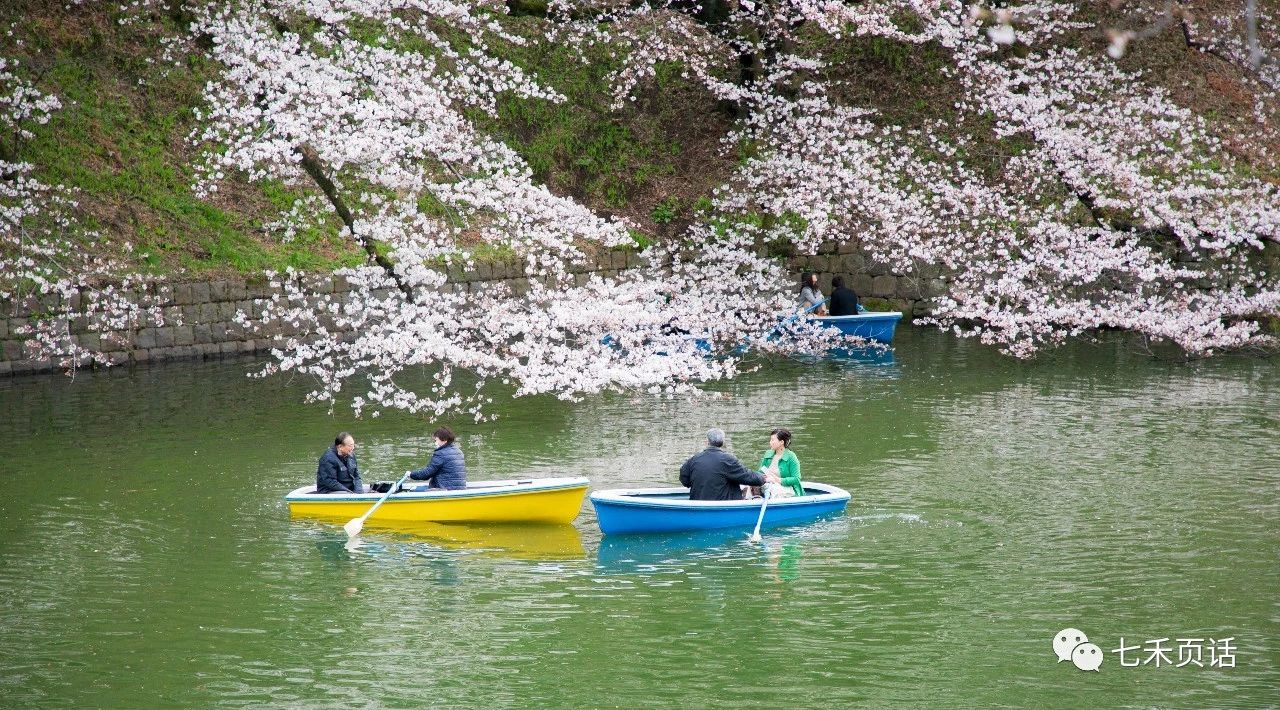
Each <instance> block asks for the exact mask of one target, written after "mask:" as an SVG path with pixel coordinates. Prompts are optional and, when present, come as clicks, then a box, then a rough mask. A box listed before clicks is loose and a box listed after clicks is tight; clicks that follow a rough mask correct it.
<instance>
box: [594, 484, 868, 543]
mask: <svg viewBox="0 0 1280 710" xmlns="http://www.w3.org/2000/svg"><path fill="white" fill-rule="evenodd" d="M804 490H805V495H803V496H798V497H795V498H771V499H770V500H769V507H768V508H767V509H766V510H765V514H764V522H762V523H761V524H760V527H762V528H765V527H773V526H777V525H793V524H796V523H801V522H808V521H810V520H813V519H815V518H818V517H820V516H822V515H824V514H829V513H839V512H842V511H844V509H845V507H846V506H848V505H849V498H850V496H849V492H848V491H846V490H844V489H842V488H836V487H835V486H829V485H827V484H825V483H810V482H808V481H805V483H804ZM760 502H761V501H760V499H756V500H689V489H688V488H616V489H611V490H606V491H596V492H594V493H592V494H591V505H592V506H593V507H595V509H596V520H597V521H598V522H599V523H600V530H601V531H602V532H604V534H606V535H618V534H624V533H653V532H676V531H681V530H713V529H717V528H742V529H743V530H744V531H746V532H751V530H752V529H754V528H755V525H756V518H758V517H759V515H760Z"/></svg>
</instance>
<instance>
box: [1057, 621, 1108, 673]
mask: <svg viewBox="0 0 1280 710" xmlns="http://www.w3.org/2000/svg"><path fill="white" fill-rule="evenodd" d="M1053 653H1054V654H1055V655H1056V656H1057V657H1058V662H1059V663H1061V662H1063V661H1071V662H1072V663H1073V664H1075V667H1076V668H1079V669H1080V670H1082V671H1096V670H1098V668H1099V667H1101V666H1102V649H1100V648H1098V646H1097V644H1092V643H1089V637H1088V636H1086V635H1085V633H1084V632H1083V631H1081V630H1080V629H1063V630H1061V631H1059V632H1058V634H1057V635H1056V636H1054V637H1053Z"/></svg>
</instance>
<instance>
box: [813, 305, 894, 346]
mask: <svg viewBox="0 0 1280 710" xmlns="http://www.w3.org/2000/svg"><path fill="white" fill-rule="evenodd" d="M811 318H812V319H813V321H814V322H815V323H822V324H823V325H825V326H827V327H828V328H836V329H838V330H839V331H840V332H841V333H844V334H845V335H856V336H859V337H862V338H866V339H867V340H874V341H876V342H878V343H892V342H893V330H894V328H896V327H897V326H898V321H899V320H902V314H901V313H899V312H898V311H885V312H877V311H864V312H862V313H859V314H858V315H856V316H811Z"/></svg>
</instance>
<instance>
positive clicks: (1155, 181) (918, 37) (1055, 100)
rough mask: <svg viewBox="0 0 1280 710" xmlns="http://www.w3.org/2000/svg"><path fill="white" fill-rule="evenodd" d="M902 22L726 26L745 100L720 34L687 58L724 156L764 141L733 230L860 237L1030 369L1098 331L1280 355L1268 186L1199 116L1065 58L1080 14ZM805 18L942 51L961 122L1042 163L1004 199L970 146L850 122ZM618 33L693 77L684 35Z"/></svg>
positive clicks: (1014, 182) (865, 117)
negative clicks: (813, 51)
mask: <svg viewBox="0 0 1280 710" xmlns="http://www.w3.org/2000/svg"><path fill="white" fill-rule="evenodd" d="M895 5H896V7H893V8H892V9H893V10H896V12H886V11H885V6H884V5H881V4H878V3H867V4H861V3H859V4H853V5H847V6H846V5H844V4H842V3H824V4H821V5H819V6H817V9H813V8H812V7H810V6H804V5H798V6H797V5H793V4H792V3H789V2H778V3H766V4H763V5H748V6H747V9H746V10H745V11H744V12H742V13H739V14H738V15H736V16H732V17H731V19H730V20H729V21H727V22H726V23H724V25H725V26H729V27H733V28H735V29H734V31H735V32H739V33H740V34H741V35H743V36H744V37H745V39H741V40H740V41H739V43H738V44H734V41H732V40H730V41H727V42H723V43H722V46H723V48H724V51H727V52H734V51H736V52H742V51H744V50H743V49H742V48H743V47H746V50H745V51H747V52H749V53H751V56H752V59H753V60H754V61H756V62H757V63H758V64H759V66H758V69H757V71H756V72H755V73H754V77H753V79H754V80H753V81H750V82H738V83H736V84H733V86H732V89H731V90H725V89H724V88H723V87H724V85H725V84H726V82H725V81H724V79H723V76H724V75H723V70H722V69H719V70H718V69H717V67H718V66H719V67H723V66H724V64H725V61H724V60H725V57H724V56H723V55H721V56H720V57H719V62H720V63H719V65H717V64H716V57H715V54H714V53H712V52H709V51H708V49H707V48H708V47H709V46H710V45H709V44H708V42H709V39H708V37H714V36H716V33H715V30H714V29H712V30H708V32H707V37H703V38H701V42H700V43H699V44H695V45H694V46H693V48H692V49H693V51H690V52H688V53H687V54H686V55H685V56H687V57H689V61H690V64H691V65H692V67H693V74H694V75H695V76H699V77H701V76H704V75H707V76H711V77H712V80H711V81H708V82H707V86H708V88H709V89H710V90H711V91H712V92H713V93H715V94H716V95H717V96H718V97H719V98H722V99H727V100H732V101H739V102H742V103H744V104H746V105H748V106H749V107H750V110H751V113H750V114H749V116H748V117H747V118H746V119H745V120H743V121H742V123H741V126H740V128H739V130H737V131H735V132H734V133H733V134H732V135H730V136H729V137H728V138H727V139H726V144H727V145H736V144H740V143H741V142H742V141H744V140H749V141H751V142H752V143H753V144H754V145H756V146H758V156H757V157H756V158H753V159H752V160H749V161H748V162H747V163H746V165H744V166H743V168H742V170H740V171H739V173H738V174H737V175H735V176H734V179H733V180H732V181H731V182H730V183H729V184H728V185H726V186H724V187H723V188H722V189H720V190H719V191H718V193H717V207H718V208H719V209H720V210H721V211H722V213H723V214H724V215H729V216H734V215H736V216H737V217H738V218H746V217H748V216H750V215H752V214H759V213H765V214H768V215H771V216H773V217H774V218H775V221H774V223H773V224H774V226H773V227H772V228H771V229H770V231H769V233H768V234H767V235H766V236H767V238H768V239H771V240H779V239H782V240H789V241H791V242H793V243H794V244H795V246H796V248H797V249H798V251H800V252H801V253H812V251H813V250H815V249H816V248H817V245H818V244H820V243H821V242H822V241H825V240H830V239H837V240H850V239H857V240H858V241H860V242H861V243H862V245H863V246H864V247H865V248H866V249H867V250H868V251H869V252H870V253H871V254H872V255H873V256H874V257H875V258H877V259H879V260H882V261H884V262H886V263H889V264H891V265H893V266H894V267H895V268H897V269H900V270H902V271H903V272H907V273H910V272H912V271H916V270H918V269H921V268H922V267H924V268H940V269H941V270H942V272H943V273H944V274H945V275H946V276H947V277H948V278H949V280H950V282H951V287H950V291H949V293H948V294H947V295H946V296H944V297H943V298H941V299H938V301H937V303H936V309H935V313H934V316H933V318H932V319H930V320H931V321H933V322H936V323H939V324H941V325H944V326H951V327H954V328H955V329H956V331H957V332H958V333H961V334H965V335H979V336H980V337H981V338H982V339H983V340H984V341H985V342H989V343H993V344H998V345H1000V346H1002V347H1003V348H1004V349H1005V350H1006V351H1007V352H1009V353H1011V354H1014V355H1018V356H1030V355H1033V354H1034V353H1035V352H1037V351H1038V350H1039V349H1040V348H1042V347H1044V346H1046V345H1053V344H1057V343H1060V342H1062V341H1063V340H1064V339H1065V338H1066V337H1068V336H1072V335H1078V334H1081V333H1085V332H1089V331H1092V330H1094V329H1098V328H1120V329H1126V330H1132V331H1136V332H1139V333H1141V334H1143V335H1145V336H1147V337H1149V338H1151V339H1153V340H1164V341H1168V342H1172V343H1175V344H1177V345H1178V346H1180V347H1181V348H1183V349H1184V350H1186V351H1187V352H1189V353H1191V354H1196V355H1199V354H1208V353H1212V352H1213V351H1215V350H1218V349H1224V348H1239V347H1245V346H1250V345H1259V344H1264V343H1270V342H1271V340H1270V339H1269V338H1267V337H1265V336H1263V335H1261V334H1260V333H1259V327H1258V324H1257V322H1256V320H1255V319H1256V317H1258V316H1266V315H1272V314H1275V313H1276V312H1277V310H1278V308H1280V302H1278V300H1277V294H1278V293H1280V288H1278V284H1277V282H1276V280H1275V278H1274V277H1272V276H1270V275H1268V274H1267V273H1266V272H1265V270H1264V269H1263V268H1262V266H1261V264H1262V262H1261V253H1260V252H1261V251H1262V248H1263V247H1264V245H1265V244H1266V243H1268V242H1274V241H1276V240H1277V238H1278V236H1280V235H1278V232H1277V230H1278V225H1280V212H1278V210H1280V197H1278V195H1277V189H1276V186H1275V185H1274V183H1269V182H1265V181H1262V180H1259V179H1256V178H1250V177H1247V176H1246V175H1245V174H1244V171H1243V170H1239V169H1237V168H1236V166H1235V165H1234V163H1233V161H1232V160H1231V158H1230V156H1229V155H1228V154H1227V153H1226V152H1225V151H1224V150H1223V149H1222V147H1221V145H1219V143H1218V141H1217V140H1216V139H1215V138H1214V137H1213V136H1212V135H1211V134H1210V133H1209V131H1208V130H1207V129H1206V127H1205V125H1204V123H1203V121H1201V120H1199V119H1198V118H1196V117H1195V116H1194V115H1192V114H1191V113H1190V112H1189V111H1187V110H1185V109H1181V108H1178V107H1177V106H1175V105H1174V104H1173V103H1172V101H1170V100H1169V98H1168V97H1167V96H1166V95H1165V94H1164V93H1162V92H1161V91H1159V90H1156V89H1153V88H1151V87H1148V86H1146V85H1144V84H1143V82H1142V81H1141V77H1138V76H1134V75H1131V74H1128V73H1125V72H1122V71H1120V70H1119V69H1117V68H1116V67H1115V66H1114V65H1111V64H1109V62H1108V60H1106V59H1104V58H1100V57H1095V56H1092V55H1082V54H1080V53H1079V52H1075V51H1070V50H1059V49H1054V48H1052V42H1053V40H1054V39H1055V38H1057V37H1059V36H1061V35H1062V34H1063V33H1065V32H1068V31H1071V30H1078V29H1081V28H1084V27H1087V25H1086V24H1085V23H1082V22H1078V21H1076V20H1075V19H1074V18H1073V16H1072V13H1073V11H1072V8H1071V7H1070V6H1068V5H1064V4H1059V3H1052V4H1051V3H1027V4H1023V5H1020V6H1016V7H1012V8H1002V9H999V10H994V11H991V10H983V9H982V8H978V7H972V8H968V9H965V8H964V7H962V6H961V5H960V4H959V3H945V2H944V3H928V4H925V3H897V4H895ZM762 8H764V9H762ZM797 8H801V9H797ZM762 12H764V13H766V14H765V16H764V19H759V17H756V16H759V15H760V13H762ZM907 12H910V13H913V16H914V17H915V18H916V22H914V23H913V24H914V29H913V30H912V32H911V33H906V32H905V31H903V30H899V29H896V27H895V28H894V29H889V30H886V29H885V28H884V26H883V23H884V21H885V20H884V18H885V17H886V16H893V17H899V16H901V13H907ZM823 13H826V15H825V18H826V19H825V20H821V19H820V18H821V17H823ZM649 14H650V13H649V12H648V11H640V12H637V13H634V14H632V15H631V16H630V17H631V18H632V19H634V18H635V17H636V16H637V15H642V16H646V17H647V16H648V15H649ZM753 17H756V19H754V20H753ZM779 17H780V18H782V20H781V21H776V18H779ZM796 18H803V19H804V20H805V21H809V20H813V21H815V22H817V24H819V25H820V26H821V27H823V29H825V30H827V31H828V32H830V33H832V34H834V33H836V32H840V31H843V32H846V33H855V34H856V33H867V34H877V35H878V36H884V37H887V38H892V39H895V40H898V41H911V42H919V41H934V42H937V43H938V45H939V46H942V47H945V48H947V49H948V50H950V52H951V56H952V58H953V60H954V63H953V64H952V66H951V67H950V68H949V70H948V72H949V74H950V75H951V76H954V77H956V78H957V79H958V80H959V81H960V83H961V84H962V86H964V87H965V89H966V95H965V96H964V98H963V100H962V101H961V102H960V103H959V104H957V105H956V106H955V109H956V110H957V111H958V112H959V113H960V117H961V118H962V119H963V118H965V117H973V118H986V117H991V116H994V117H995V119H996V126H995V134H994V136H992V137H993V138H996V139H1015V138H1016V139H1023V140H1025V141H1026V142H1027V144H1028V145H1029V146H1030V147H1029V149H1028V150H1026V152H1024V153H1023V154H1022V155H1019V156H1017V157H1015V158H1014V159H1012V160H1010V161H1009V163H1008V164H1007V165H1006V166H1005V167H1004V171H1003V175H1002V176H1001V178H1002V180H1003V182H1002V183H992V182H990V180H989V179H984V178H983V177H982V176H980V175H978V174H977V173H975V172H973V171H972V170H971V169H969V168H967V167H966V166H965V165H964V161H963V160H960V159H958V158H957V157H956V156H957V155H958V154H959V150H960V149H961V148H963V147H964V146H959V145H947V144H946V142H945V141H942V140H941V139H939V138H938V137H937V136H935V135H932V134H930V133H929V132H919V131H909V130H903V129H902V128H900V127H896V126H892V125H885V124H884V122H883V121H879V120H877V121H872V120H871V118H872V117H873V114H872V113H871V112H870V111H867V110H860V109H857V108H851V107H844V106H839V105H836V104H835V103H833V102H832V100H831V99H830V98H829V95H828V92H827V91H826V88H825V87H824V86H823V85H822V84H821V83H819V82H818V81H816V80H805V79H804V77H806V76H808V77H817V76H820V73H819V72H817V71H816V70H817V69H819V68H820V67H821V66H823V64H824V62H823V60H822V58H821V57H812V56H806V57H799V56H795V55H794V54H787V53H785V52H783V51H781V50H782V49H784V48H789V47H793V46H794V45H795V42H794V39H795V32H796V30H797V28H798V26H799V25H800V24H801V23H799V22H798V21H797V19H796ZM624 20H625V18H624V17H619V18H616V19H615V21H614V23H613V24H614V26H616V27H617V28H618V29H617V30H616V32H617V34H618V35H620V36H623V37H625V38H627V41H628V42H629V43H630V45H631V46H632V47H634V48H635V49H636V51H637V52H638V56H635V57H633V58H634V59H635V63H636V64H637V65H638V66H640V67H647V66H652V65H653V64H654V63H656V62H658V61H680V59H681V56H682V55H681V49H680V46H679V43H678V42H677V41H676V40H678V38H679V37H680V36H681V34H682V33H683V32H684V31H685V30H684V29H683V28H684V27H685V26H687V22H685V21H683V20H681V21H679V22H677V23H674V24H675V25H676V26H677V27H680V28H682V29H681V30H680V31H678V32H667V33H666V34H664V33H663V32H662V30H661V28H660V27H658V28H655V27H654V26H653V23H648V24H646V23H638V24H636V23H628V22H626V21H624ZM636 27H639V29H635V28H636ZM1015 27H1016V28H1017V29H1016V30H1015V29H1014V28H1015ZM743 28H746V29H745V30H744V29H743ZM582 36H583V37H587V38H589V39H592V38H591V36H590V34H589V33H587V32H583V33H582ZM655 38H661V39H655ZM1015 42H1017V43H1022V44H1026V45H1031V46H1035V47H1041V46H1044V47H1046V48H1045V49H1043V50H1039V51H1034V52H1032V53H1031V54H1030V55H1029V56H1026V57H1021V58H1020V56H1019V54H1021V53H1019V54H1014V55H1006V54H1005V53H1003V52H1001V50H1000V48H1001V47H1002V46H1007V45H1010V44H1013V43H1015ZM771 48H772V52H770V51H769V50H770V49H771ZM629 71H631V72H632V74H631V75H627V74H625V73H624V74H623V75H620V87H621V88H622V89H623V90H625V91H632V90H633V89H634V86H635V82H634V80H633V76H634V75H635V74H637V73H641V74H643V73H644V72H646V71H648V70H636V69H631V70H629ZM717 71H719V73H717Z"/></svg>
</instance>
